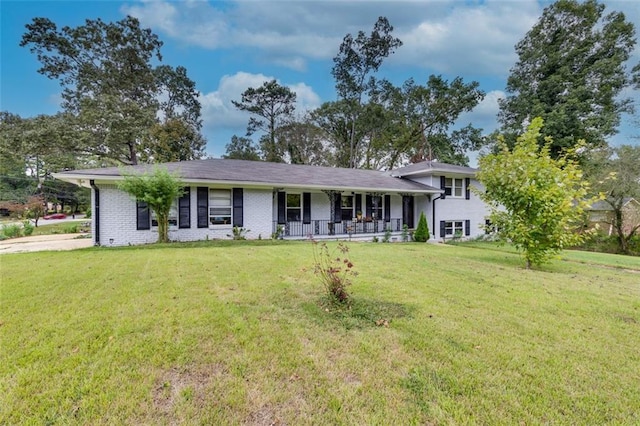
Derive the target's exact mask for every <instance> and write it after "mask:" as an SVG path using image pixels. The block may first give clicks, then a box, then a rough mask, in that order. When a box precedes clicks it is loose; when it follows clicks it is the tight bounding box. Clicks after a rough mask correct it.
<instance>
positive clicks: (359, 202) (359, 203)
mask: <svg viewBox="0 0 640 426" xmlns="http://www.w3.org/2000/svg"><path fill="white" fill-rule="evenodd" d="M358 212H360V213H362V194H356V213H358Z"/></svg>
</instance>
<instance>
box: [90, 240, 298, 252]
mask: <svg viewBox="0 0 640 426" xmlns="http://www.w3.org/2000/svg"><path fill="white" fill-rule="evenodd" d="M296 243H303V242H298V241H285V240H271V239H264V240H231V239H229V240H202V241H190V242H178V241H175V242H169V243H157V242H156V243H149V244H137V245H130V246H117V247H109V244H108V243H106V244H103V245H102V246H100V247H95V249H98V250H155V249H166V248H171V249H191V248H213V247H216V248H229V247H264V246H281V245H287V244H296Z"/></svg>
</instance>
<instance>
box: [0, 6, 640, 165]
mask: <svg viewBox="0 0 640 426" xmlns="http://www.w3.org/2000/svg"><path fill="white" fill-rule="evenodd" d="M602 3H604V4H605V5H606V6H607V8H606V11H607V12H610V11H614V10H615V11H622V12H624V13H625V15H626V17H627V20H629V21H630V22H633V23H634V24H635V25H636V29H637V32H640V5H639V3H638V1H637V0H610V1H602ZM549 4H550V2H548V1H536V0H500V1H494V0H437V1H434V0H424V1H411V2H405V1H364V0H348V1H345V0H331V1H307V0H298V1H256V0H253V1H248V0H246V1H224V2H223V1H195V0H186V1H163V0H159V1H155V0H154V1H124V2H122V1H28V0H26V1H8V0H0V110H3V111H9V112H12V113H15V114H19V115H20V116H22V117H31V116H36V115H39V114H55V113H56V112H58V111H60V100H61V98H60V92H61V88H60V85H59V83H58V82H57V81H56V80H50V79H48V78H47V77H45V76H43V75H41V74H39V73H38V71H37V70H38V69H39V67H40V64H39V62H38V60H37V58H36V56H35V54H32V53H31V52H30V51H29V49H28V48H26V47H20V46H19V43H20V39H21V37H22V35H23V34H24V32H25V31H26V29H25V25H26V24H28V23H30V22H31V21H32V19H33V18H35V17H46V18H49V19H50V20H52V21H53V22H55V23H56V24H57V26H58V27H59V28H60V27H63V26H72V27H75V26H79V25H82V24H83V23H84V21H85V20H86V19H97V18H101V19H102V20H103V21H106V22H110V21H118V20H121V19H123V18H124V17H126V16H127V15H131V16H134V17H136V18H138V19H139V20H140V22H141V24H142V26H143V27H147V28H151V30H152V31H153V32H154V33H155V34H157V35H158V36H159V38H160V39H161V40H162V41H163V43H164V45H163V47H162V55H163V63H165V64H167V65H171V66H174V67H176V66H184V67H185V68H186V69H187V74H188V76H189V77H190V78H191V79H192V80H193V81H195V83H196V88H197V90H198V91H199V92H200V101H201V103H202V118H203V134H204V136H205V137H206V138H207V140H208V143H207V149H206V151H207V154H208V155H209V156H211V157H220V156H221V155H223V154H224V153H225V145H226V144H227V143H229V141H230V139H231V136H232V135H234V134H235V135H238V136H244V135H245V133H246V125H247V121H248V118H249V116H248V115H247V113H244V112H241V111H238V110H237V109H236V108H235V107H234V106H233V105H232V103H231V101H232V100H240V97H241V94H242V92H243V91H245V90H246V89H247V88H248V87H258V86H260V85H262V83H263V82H264V81H267V80H271V79H276V80H277V81H278V83H279V84H281V85H284V86H288V87H289V88H291V89H292V90H293V91H295V92H296V94H297V111H298V112H303V111H305V110H307V109H313V108H315V107H317V106H319V105H320V104H322V103H323V102H327V101H334V100H336V92H335V82H334V80H333V78H332V76H331V67H332V65H333V61H332V58H333V57H334V56H335V55H336V53H337V52H338V49H339V46H340V43H341V41H342V39H343V37H344V36H345V35H346V34H348V33H350V34H356V33H357V32H358V31H364V32H365V33H367V34H368V33H370V32H371V29H372V27H373V24H374V23H375V22H376V20H377V18H378V17H379V16H385V17H387V18H388V20H389V22H390V23H391V24H392V25H393V26H394V32H393V34H394V36H396V37H399V38H400V39H401V40H402V41H403V46H402V47H400V48H399V49H398V50H397V52H396V53H395V54H393V55H392V56H390V57H389V58H387V59H386V60H385V62H384V64H383V65H382V68H381V69H380V71H379V73H378V76H379V77H385V78H387V79H389V80H390V81H391V82H393V83H394V84H396V85H401V84H402V83H403V82H404V81H406V80H407V79H409V78H413V79H414V80H415V81H416V83H421V84H424V83H426V81H427V80H428V78H429V75H432V74H434V75H442V76H443V77H444V78H446V79H448V80H453V79H454V78H456V77H458V76H459V77H462V78H463V80H464V81H465V82H470V81H474V80H475V81H478V82H479V83H480V88H481V89H482V90H484V91H485V92H486V96H485V99H484V100H483V101H482V102H481V103H480V104H479V105H478V106H477V107H476V108H475V109H474V110H473V111H472V112H470V113H466V114H464V115H463V116H461V117H460V118H459V120H458V121H457V123H456V126H459V127H462V126H465V125H467V124H469V123H471V124H473V125H474V126H476V127H480V128H483V129H484V131H485V132H486V133H489V132H491V131H493V130H494V129H495V128H496V126H497V123H496V114H497V112H498V99H500V98H501V97H504V95H505V93H504V90H505V87H506V81H507V78H508V76H509V70H510V68H511V67H512V66H513V65H514V64H515V62H516V60H517V56H516V54H515V50H514V46H515V44H516V43H517V42H518V41H519V40H521V39H522V38H523V37H524V36H525V34H526V33H527V31H528V30H529V29H530V28H531V27H532V26H533V25H534V24H535V22H536V21H537V19H538V18H539V17H540V15H541V14H542V11H543V9H544V7H545V6H547V5H549ZM638 62H640V47H638V46H636V50H635V51H634V53H633V56H632V58H631V61H630V62H629V64H636V63H638ZM639 92H640V91H638V90H635V91H629V92H628V93H627V95H628V96H631V97H632V98H633V99H634V101H635V102H636V104H637V105H638V109H640V93H639ZM630 118H631V117H628V116H624V117H623V123H622V126H621V128H620V133H619V134H617V135H615V136H614V137H613V138H612V139H611V140H610V143H611V144H613V145H619V144H639V143H640V140H638V139H635V138H633V137H632V136H640V131H638V127H637V126H636V127H635V128H634V127H633V125H632V122H631V121H630ZM474 162H475V157H474V156H472V163H474ZM471 165H473V164H471Z"/></svg>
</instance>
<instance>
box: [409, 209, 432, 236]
mask: <svg viewBox="0 0 640 426" xmlns="http://www.w3.org/2000/svg"><path fill="white" fill-rule="evenodd" d="M413 240H414V241H417V242H420V243H426V242H427V241H428V240H429V225H427V218H426V217H425V215H424V212H420V219H419V220H418V227H417V228H416V232H414V234H413Z"/></svg>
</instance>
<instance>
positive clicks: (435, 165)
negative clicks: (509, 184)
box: [391, 161, 478, 178]
mask: <svg viewBox="0 0 640 426" xmlns="http://www.w3.org/2000/svg"><path fill="white" fill-rule="evenodd" d="M477 171H478V169H474V168H472V167H466V166H457V165H454V164H447V163H439V162H437V161H422V162H420V163H415V164H409V165H408V166H405V167H401V168H399V169H394V170H391V175H392V176H397V177H405V178H410V177H411V176H416V177H417V176H431V175H442V174H449V175H460V176H469V177H474V176H475V175H476V172H477Z"/></svg>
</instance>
